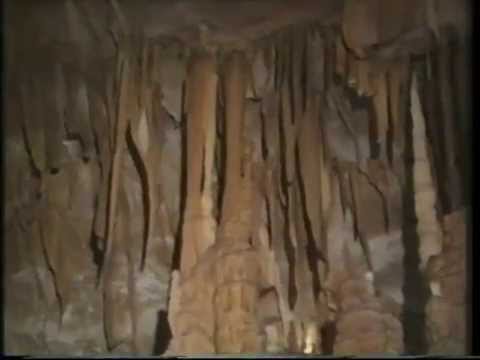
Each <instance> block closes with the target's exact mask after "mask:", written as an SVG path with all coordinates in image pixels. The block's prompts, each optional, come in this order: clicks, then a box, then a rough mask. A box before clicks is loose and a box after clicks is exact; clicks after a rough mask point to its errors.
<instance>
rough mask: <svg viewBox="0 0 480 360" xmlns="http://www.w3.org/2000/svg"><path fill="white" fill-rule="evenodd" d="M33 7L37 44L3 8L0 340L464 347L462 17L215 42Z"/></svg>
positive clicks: (351, 23) (203, 349)
mask: <svg viewBox="0 0 480 360" xmlns="http://www.w3.org/2000/svg"><path fill="white" fill-rule="evenodd" d="M52 4H53V3H52ZM52 4H50V6H51V7H52V8H54V9H56V11H57V12H59V13H60V14H59V15H57V16H56V18H57V19H61V20H62V21H63V22H64V23H65V24H66V29H68V31H67V32H66V33H65V34H63V35H59V37H61V36H64V37H65V38H62V39H60V38H59V39H57V42H49V41H47V40H46V39H47V38H48V36H47V35H45V34H46V33H47V32H46V30H45V33H41V32H38V34H37V35H35V36H32V39H28V38H24V37H21V36H20V35H18V34H19V33H18V31H15V30H16V29H18V28H19V26H20V25H19V23H18V22H15V19H18V18H19V17H21V16H22V15H24V16H25V15H28V16H25V17H24V19H26V20H25V24H26V25H25V26H27V27H28V26H30V28H31V29H33V28H35V27H38V28H40V29H41V28H42V25H41V24H42V19H43V18H42V17H35V16H34V15H32V14H33V12H32V8H29V6H31V4H28V2H24V3H23V5H24V6H23V7H22V6H18V7H15V5H14V4H13V2H10V4H9V8H8V9H9V11H10V12H9V14H10V16H9V19H10V20H11V24H10V25H9V27H8V28H7V30H9V31H7V37H6V39H7V48H8V49H9V50H10V55H9V56H8V61H7V70H8V71H7V74H6V79H5V81H6V85H7V86H6V94H5V95H6V96H5V99H6V118H5V127H4V129H5V167H6V177H5V194H6V196H5V218H4V229H5V233H6V236H5V239H6V240H5V244H4V246H5V248H4V249H5V255H6V257H5V270H6V271H5V273H4V281H5V289H6V294H5V319H4V321H5V345H6V351H7V352H8V353H10V354H27V353H29V354H72V355H85V354H105V353H113V354H147V355H148V354H152V353H155V354H160V353H165V352H166V353H167V354H182V353H245V352H247V353H254V352H275V353H279V352H280V353H282V352H283V353H285V352H288V353H292V352H293V353H321V354H332V353H333V354H367V353H392V354H403V353H409V354H420V353H426V352H438V353H457V354H462V353H466V352H467V349H466V346H467V344H466V339H467V337H468V334H466V332H465V328H466V325H465V321H466V320H465V307H466V306H467V305H468V301H467V300H466V298H465V291H466V290H465V289H466V284H465V281H466V280H465V273H466V270H465V268H466V263H465V241H466V240H465V239H466V235H465V222H466V220H465V208H466V207H468V206H469V205H470V203H469V198H468V196H467V194H468V192H469V188H468V186H469V182H468V176H469V167H468V161H467V159H468V157H467V156H468V155H467V150H466V149H465V148H463V147H462V145H465V144H466V143H467V140H468V126H470V125H469V117H470V108H469V107H470V103H471V100H470V92H469V89H468V87H467V86H464V87H462V86H459V85H460V84H466V83H467V82H468V79H469V78H470V72H469V71H470V70H469V66H468V59H469V53H468V51H469V48H468V43H467V40H466V39H465V36H466V35H465V33H467V32H468V30H467V29H465V28H463V27H458V26H456V24H457V23H458V22H459V21H458V19H457V17H453V18H449V17H445V16H444V15H443V14H444V12H443V11H445V10H442V9H444V8H445V6H444V5H442V4H443V2H436V3H435V4H436V7H434V8H433V9H434V10H432V8H431V6H432V4H431V3H429V2H428V1H426V2H425V4H424V7H419V9H423V10H419V12H418V13H414V14H411V15H412V17H404V18H403V20H401V19H399V18H398V13H396V12H393V13H389V11H391V10H392V9H383V8H382V7H381V6H380V7H378V6H376V5H375V4H376V2H374V1H357V2H355V1H346V2H345V3H344V4H343V8H342V9H341V12H340V16H339V17H338V18H337V21H336V22H333V23H325V22H321V21H318V20H317V21H305V19H304V18H303V17H301V21H299V22H300V23H298V24H297V23H294V24H290V25H288V24H284V23H283V22H282V21H280V22H279V25H277V26H278V28H277V29H275V31H273V30H272V29H271V27H272V23H269V24H268V25H266V26H265V28H264V30H263V31H260V30H258V27H257V32H258V37H257V38H254V39H250V38H249V37H250V36H251V33H250V32H249V31H246V30H245V33H246V34H249V35H248V36H247V40H248V41H247V40H245V39H243V40H242V41H238V40H235V41H230V42H226V40H225V38H222V37H221V36H220V37H219V35H218V33H220V32H221V31H218V30H215V29H212V28H211V27H209V26H200V29H198V30H195V31H193V32H192V34H193V35H192V34H190V32H189V35H188V36H185V32H182V31H179V33H180V34H181V35H179V36H177V37H175V36H174V35H173V33H171V34H163V35H162V36H156V37H152V36H151V34H149V33H146V32H145V31H142V30H141V29H139V28H138V26H136V25H138V24H137V23H136V22H135V21H133V20H132V17H131V15H130V14H131V13H134V11H133V10H132V12H128V11H127V9H126V8H125V7H124V5H122V3H121V2H116V1H113V2H112V3H111V5H110V7H109V8H105V9H104V8H103V7H101V8H102V9H103V11H104V12H105V13H106V14H109V17H107V19H109V20H107V22H108V23H109V24H110V25H109V26H110V31H111V35H106V32H105V29H103V27H102V24H101V23H100V22H99V20H98V18H95V17H94V16H92V15H91V10H92V9H90V10H89V8H88V7H87V8H85V7H84V6H79V5H78V3H77V2H73V1H66V2H64V3H62V7H58V6H57V7H55V6H53V5H52ZM377 5H378V4H377ZM305 6H306V5H305ZM358 6H360V10H362V11H363V12H361V14H362V16H359V17H356V18H354V19H352V17H351V14H352V11H353V10H352V9H356V7H358ZM357 10H358V8H357ZM400 10H402V11H406V9H405V8H404V7H399V11H400ZM22 11H23V12H22ZM89 11H90V12H89ZM432 11H433V15H432ZM192 13H194V11H193V10H192ZM88 14H90V16H89V15H88ZM197 14H199V13H197ZM374 15H375V16H376V18H373V16H374ZM413 15H414V16H413ZM136 16H139V15H138V14H137V15H136ZM52 17H53V13H52ZM28 19H30V20H28ZM372 19H373V20H374V21H373V20H372ZM379 19H380V20H382V21H383V22H382V21H378V20H379ZM386 19H395V21H393V20H392V22H388V21H384V20H386ZM43 20H45V19H43ZM17 21H18V20H17ZM362 21H363V22H362ZM365 23H368V24H370V25H369V26H370V28H367V27H365V26H366V25H365ZM373 23H375V24H377V25H378V27H373V28H372V24H373ZM285 25H287V26H285ZM254 28H255V26H254ZM424 28H426V29H428V31H426V32H425V30H424ZM92 29H93V30H92ZM95 29H96V30H95ZM99 29H103V30H99ZM266 29H270V30H269V31H268V34H266V35H265V33H264V32H265V31H266ZM418 29H420V30H418ZM360 30H361V31H360ZM216 31H217V32H216ZM227 33H228V32H227ZM419 34H420V35H419ZM422 34H423V35H422ZM425 34H426V35H425ZM380 35H381V36H380ZM93 39H97V40H100V41H98V42H96V41H93ZM112 39H113V41H112ZM219 39H220V40H219ZM392 39H395V41H392ZM422 39H423V40H422ZM467 39H468V38H467ZM94 44H97V45H94ZM97 48H98V50H97ZM453 288H455V289H456V290H452V289H453ZM447 340H448V341H447Z"/></svg>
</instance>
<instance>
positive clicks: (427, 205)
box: [410, 74, 442, 270]
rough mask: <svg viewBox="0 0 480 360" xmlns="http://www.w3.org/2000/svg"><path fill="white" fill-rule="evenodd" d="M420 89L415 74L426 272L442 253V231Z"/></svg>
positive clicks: (418, 209) (417, 178) (418, 210)
mask: <svg viewBox="0 0 480 360" xmlns="http://www.w3.org/2000/svg"><path fill="white" fill-rule="evenodd" d="M417 86H418V85H417V77H416V74H413V78H412V84H411V88H410V103H411V104H410V111H411V114H412V119H413V151H414V167H413V169H414V170H413V174H414V175H413V176H414V188H415V214H416V216H417V221H418V223H417V232H418V236H419V239H420V249H419V252H420V268H421V269H422V270H424V269H425V266H426V264H427V261H428V259H429V258H430V257H431V256H434V255H437V254H439V253H440V251H441V242H442V231H441V228H440V225H439V222H438V219H437V215H436V213H435V202H436V194H435V190H434V188H433V185H432V175H431V170H430V164H429V159H428V157H427V149H426V134H425V119H424V117H423V112H422V108H421V104H420V99H419V96H418V90H417Z"/></svg>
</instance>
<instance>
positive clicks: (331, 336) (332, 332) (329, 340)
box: [320, 321, 337, 355]
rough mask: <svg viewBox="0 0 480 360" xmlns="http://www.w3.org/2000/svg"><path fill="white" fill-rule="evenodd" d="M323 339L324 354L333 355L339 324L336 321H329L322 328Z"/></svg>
mask: <svg viewBox="0 0 480 360" xmlns="http://www.w3.org/2000/svg"><path fill="white" fill-rule="evenodd" d="M320 336H321V339H322V354H323V355H333V350H334V345H335V338H336V336H337V326H336V323H335V322H334V321H328V322H326V323H325V325H323V326H322V328H321V329H320Z"/></svg>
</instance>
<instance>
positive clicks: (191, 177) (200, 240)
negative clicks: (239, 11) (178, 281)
mask: <svg viewBox="0 0 480 360" xmlns="http://www.w3.org/2000/svg"><path fill="white" fill-rule="evenodd" d="M189 71H190V72H189V79H188V89H187V116H188V120H187V121H188V124H187V139H188V145H187V164H188V167H187V169H188V174H187V200H186V210H185V220H184V225H183V230H182V231H183V233H182V238H183V245H182V255H181V266H180V269H181V270H182V272H184V273H185V274H188V272H189V271H190V269H191V268H192V266H193V265H195V263H196V262H197V259H198V257H199V256H200V255H201V254H202V253H203V252H204V251H205V250H206V249H207V248H208V247H209V246H210V245H212V244H213V242H214V241H215V238H214V236H215V235H214V231H215V226H214V224H213V223H212V222H213V219H212V214H211V211H212V210H211V206H212V205H211V204H213V200H212V199H211V180H210V179H211V174H207V173H206V172H205V171H207V170H208V171H209V173H211V172H212V161H213V156H212V151H213V149H212V147H213V146H214V144H213V138H212V135H211V133H212V131H214V128H213V127H212V126H213V125H212V122H213V121H214V120H213V119H215V109H216V105H215V102H216V84H217V78H216V74H215V62H214V58H213V56H212V55H203V56H202V55H200V56H199V57H197V58H195V59H194V60H193V63H192V65H191V68H190V70H189ZM196 89H203V91H201V92H198V91H196ZM206 142H207V144H206ZM206 145H207V148H205V146H206ZM202 174H203V177H204V179H205V182H204V183H203V186H204V188H203V189H202ZM207 181H208V182H207ZM202 197H203V199H202ZM199 233H200V234H202V236H201V237H199V236H198V234H199Z"/></svg>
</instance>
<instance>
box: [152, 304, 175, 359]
mask: <svg viewBox="0 0 480 360" xmlns="http://www.w3.org/2000/svg"><path fill="white" fill-rule="evenodd" d="M171 339H172V332H171V330H170V326H169V323H168V313H167V312H166V311H165V310H160V311H159V312H158V313H157V326H156V328H155V343H154V345H153V352H152V355H154V356H155V355H162V354H163V353H164V352H165V351H167V348H168V344H169V343H170V340H171Z"/></svg>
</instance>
